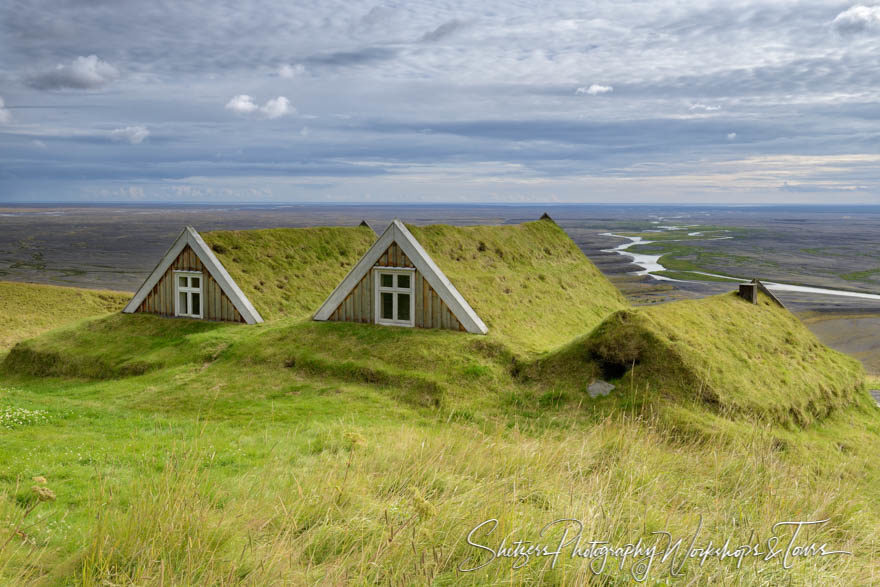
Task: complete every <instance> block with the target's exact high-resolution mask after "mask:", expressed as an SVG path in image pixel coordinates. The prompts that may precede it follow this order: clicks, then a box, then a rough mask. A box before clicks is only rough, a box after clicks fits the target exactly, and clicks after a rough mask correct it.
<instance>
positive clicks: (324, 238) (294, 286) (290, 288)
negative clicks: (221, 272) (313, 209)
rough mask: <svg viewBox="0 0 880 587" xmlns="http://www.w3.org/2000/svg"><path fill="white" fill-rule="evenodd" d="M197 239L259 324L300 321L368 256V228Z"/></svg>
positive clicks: (209, 234) (247, 232)
mask: <svg viewBox="0 0 880 587" xmlns="http://www.w3.org/2000/svg"><path fill="white" fill-rule="evenodd" d="M202 238H203V239H204V240H205V242H206V243H207V244H208V245H209V246H210V247H211V249H212V250H213V251H214V254H215V255H217V258H218V259H220V261H221V262H222V263H223V265H224V266H225V267H226V270H227V271H228V272H229V275H231V276H232V278H233V279H234V280H235V282H236V283H238V286H239V287H240V288H241V290H242V291H243V292H244V294H245V295H246V296H247V297H248V299H250V300H251V303H252V304H253V305H254V307H256V309H257V311H259V312H260V315H262V316H263V319H264V320H273V319H276V318H282V317H294V318H305V317H308V316H311V315H312V313H313V312H314V311H315V310H317V309H318V307H319V306H320V305H321V302H323V301H324V299H325V298H326V297H327V296H328V295H330V292H332V291H333V288H335V287H336V286H337V284H339V282H340V281H342V278H343V277H345V275H346V274H347V273H348V272H349V270H350V269H351V268H352V267H353V266H354V265H355V263H357V262H358V260H359V259H360V258H361V257H362V256H363V254H364V253H366V252H367V249H369V248H370V246H371V245H372V244H373V242H374V241H375V240H376V234H375V233H374V232H373V231H372V230H371V229H370V228H367V227H364V226H357V227H324V226H322V227H314V228H270V229H263V230H218V231H214V232H204V233H202Z"/></svg>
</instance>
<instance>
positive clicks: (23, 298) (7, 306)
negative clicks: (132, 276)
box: [0, 281, 131, 354]
mask: <svg viewBox="0 0 880 587" xmlns="http://www.w3.org/2000/svg"><path fill="white" fill-rule="evenodd" d="M130 298H131V294H128V293H124V292H116V291H103V290H89V289H78V288H73V287H58V286H55V285H38V284H34V283H14V282H9V281H0V354H2V353H3V352H4V351H5V350H7V349H8V348H10V347H11V346H12V345H13V344H14V343H15V342H16V341H18V340H21V339H25V338H30V337H32V336H36V335H37V334H39V333H41V332H44V331H46V330H49V329H51V328H55V327H57V326H60V325H62V324H64V323H67V322H71V321H74V320H79V319H80V318H84V317H86V316H94V315H97V314H106V313H108V312H114V311H118V310H121V309H122V307H123V306H125V304H126V303H127V302H128V300H129V299H130Z"/></svg>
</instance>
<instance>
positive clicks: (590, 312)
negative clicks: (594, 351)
mask: <svg viewBox="0 0 880 587" xmlns="http://www.w3.org/2000/svg"><path fill="white" fill-rule="evenodd" d="M407 228H408V229H409V231H410V232H411V233H412V234H413V236H415V237H416V238H417V239H418V240H419V242H420V243H421V244H422V246H423V247H424V248H425V250H426V251H427V252H428V254H429V255H431V258H432V259H434V262H435V263H437V265H438V266H439V267H440V269H442V270H443V272H444V273H445V274H446V276H447V277H448V278H449V279H450V281H452V283H453V285H455V287H456V288H457V289H458V291H459V292H461V295H462V296H464V299H465V300H467V302H468V303H469V304H470V305H471V307H472V308H473V309H474V311H475V312H476V313H477V315H479V316H480V318H482V320H483V322H485V323H486V325H487V326H488V327H489V336H490V337H493V338H496V339H499V340H500V341H501V342H503V343H505V344H509V345H510V346H511V348H512V350H514V351H518V352H523V351H524V352H543V351H547V350H550V349H552V348H555V347H557V346H559V345H562V344H564V343H566V342H568V341H570V340H571V339H572V338H573V337H575V336H578V335H581V334H584V333H585V332H589V331H590V330H592V329H593V328H595V327H596V326H597V325H598V324H599V323H600V322H602V320H604V319H605V318H606V317H608V315H609V314H611V313H613V312H615V311H617V310H620V309H623V308H626V307H628V304H627V302H626V300H625V299H624V297H623V295H622V294H621V293H620V292H619V291H618V289H617V288H616V287H614V285H613V284H612V283H611V282H610V281H608V279H607V278H606V277H605V276H604V275H603V274H602V273H601V272H600V271H599V270H598V269H597V268H596V266H595V265H593V263H592V262H590V260H589V259H587V257H586V256H584V254H583V253H582V252H581V250H580V249H579V248H578V246H577V245H576V244H575V243H574V241H572V240H571V239H570V238H569V237H568V235H567V234H566V233H565V231H564V230H562V229H561V228H560V227H559V226H558V225H557V224H556V223H554V222H553V221H552V220H539V221H536V222H526V223H523V224H513V225H498V226H449V225H445V224H437V225H431V226H410V225H407Z"/></svg>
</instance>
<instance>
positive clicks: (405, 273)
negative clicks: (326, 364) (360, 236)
mask: <svg viewBox="0 0 880 587" xmlns="http://www.w3.org/2000/svg"><path fill="white" fill-rule="evenodd" d="M314 319H315V320H319V321H323V320H330V321H344V322H362V323H368V324H385V325H389V326H409V327H417V328H444V329H448V330H462V331H466V332H471V333H475V334H486V333H487V332H488V328H486V325H485V324H484V323H483V321H482V320H481V319H480V317H479V316H477V314H476V312H474V310H473V308H471V307H470V305H469V304H468V303H467V302H466V301H465V300H464V298H463V297H462V296H461V294H460V293H459V292H458V290H457V289H456V288H455V286H454V285H452V282H450V281H449V279H448V278H447V277H446V275H444V274H443V271H441V270H440V268H439V267H438V266H437V265H436V264H435V263H434V261H433V260H432V259H431V257H430V255H428V253H427V251H425V249H424V248H423V247H422V245H421V244H420V243H419V242H418V241H417V240H416V238H415V237H414V236H413V235H412V233H411V232H410V231H409V230H407V228H406V226H404V225H403V223H402V222H400V220H397V219H395V220H394V221H392V223H391V224H390V225H389V226H388V228H387V229H386V230H385V232H383V233H382V235H381V236H380V237H379V240H377V241H376V242H375V243H374V244H373V246H372V247H371V248H370V250H369V251H367V253H366V254H365V255H364V256H363V257H362V258H361V260H360V261H359V262H358V263H357V265H355V266H354V268H353V269H352V270H351V271H350V272H349V274H348V275H347V276H346V277H345V279H343V280H342V282H341V283H340V284H339V285H338V286H337V287H336V289H334V290H333V292H332V293H331V294H330V296H329V297H328V298H327V300H326V301H325V302H324V304H323V305H322V306H321V308H320V309H319V310H318V311H317V312H316V313H315V315H314Z"/></svg>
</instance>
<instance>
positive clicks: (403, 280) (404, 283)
mask: <svg viewBox="0 0 880 587" xmlns="http://www.w3.org/2000/svg"><path fill="white" fill-rule="evenodd" d="M397 287H402V288H403V289H409V275H402V274H401V275H398V276H397Z"/></svg>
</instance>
